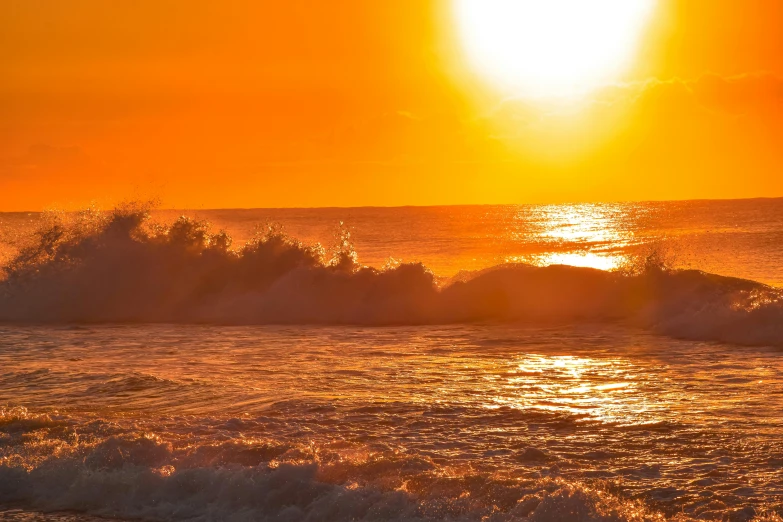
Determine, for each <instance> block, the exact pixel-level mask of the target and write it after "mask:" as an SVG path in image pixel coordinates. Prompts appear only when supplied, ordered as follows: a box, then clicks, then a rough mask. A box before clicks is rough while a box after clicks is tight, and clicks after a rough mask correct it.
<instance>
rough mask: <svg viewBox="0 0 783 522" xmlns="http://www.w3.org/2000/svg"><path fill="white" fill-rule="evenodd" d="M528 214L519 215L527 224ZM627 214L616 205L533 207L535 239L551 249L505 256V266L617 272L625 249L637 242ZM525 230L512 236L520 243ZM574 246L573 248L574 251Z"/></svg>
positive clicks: (624, 255)
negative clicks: (517, 264) (582, 268)
mask: <svg viewBox="0 0 783 522" xmlns="http://www.w3.org/2000/svg"><path fill="white" fill-rule="evenodd" d="M528 212H529V211H527V209H526V212H525V214H524V215H518V219H519V220H520V221H525V222H527V221H529V220H530V216H529V214H528ZM627 218H628V216H627V213H626V212H623V209H621V208H620V207H619V205H618V206H613V205H598V204H575V205H545V206H540V207H536V209H535V217H534V218H533V223H535V225H537V228H538V230H536V231H535V236H536V237H537V238H538V240H539V241H540V242H541V243H543V244H545V245H546V246H548V247H549V248H550V249H551V250H553V251H550V252H545V253H536V254H528V255H518V256H507V257H506V258H505V259H504V261H505V262H507V263H530V264H534V265H539V266H549V265H570V266H578V267H586V268H596V269H599V270H616V269H618V268H621V267H622V266H624V265H625V264H626V263H628V262H629V255H628V254H627V252H626V251H627V250H628V249H629V248H630V247H633V246H636V245H638V244H639V242H640V240H639V238H638V237H637V236H636V234H635V233H634V231H633V230H632V229H630V227H629V226H628V223H627V221H626V220H627ZM527 233H528V231H524V232H523V231H515V232H514V233H513V234H512V236H513V237H516V238H517V239H518V240H520V241H523V240H525V239H527V238H526V237H524V236H525V234H527ZM575 246H576V248H574V247H575ZM563 250H564V251H563Z"/></svg>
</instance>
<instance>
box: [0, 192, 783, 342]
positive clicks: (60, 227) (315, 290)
mask: <svg viewBox="0 0 783 522" xmlns="http://www.w3.org/2000/svg"><path fill="white" fill-rule="evenodd" d="M149 216H150V214H149V207H148V206H144V205H127V206H124V207H121V208H118V209H116V210H114V211H113V212H110V213H102V212H98V211H85V212H82V213H79V214H76V215H74V216H70V217H66V216H65V215H62V214H59V215H58V214H55V215H52V216H49V218H48V219H47V220H46V222H45V225H44V226H42V227H41V228H40V229H39V230H38V231H36V232H35V233H34V234H33V236H32V237H30V238H28V241H27V244H26V246H24V247H22V248H21V249H20V250H19V253H18V254H17V255H16V256H15V257H14V258H13V259H12V260H11V261H10V262H9V263H8V264H7V265H6V266H5V267H4V270H3V272H4V274H5V275H4V278H3V280H2V291H1V293H0V321H4V322H13V323H18V322H33V323H65V322H69V323H74V322H76V323H100V322H208V323H223V324H267V323H294V324H301V323H318V324H367V325H390V324H430V323H458V322H471V321H487V320H489V321H503V322H505V321H522V322H542V321H623V322H627V323H630V324H634V325H638V326H641V327H644V328H647V329H650V330H653V331H656V332H660V333H664V334H668V335H673V336H678V337H684V338H691V339H701V340H716V341H726V342H733V343H740V344H752V345H761V344H770V345H778V346H780V345H783V304H782V303H783V301H782V300H781V292H780V291H779V290H777V289H774V288H772V287H768V286H765V285H763V284H761V283H756V282H753V281H747V280H741V279H735V278H729V277H721V276H717V275H714V274H707V273H703V272H700V271H696V270H672V269H668V268H666V267H665V266H664V265H663V264H662V262H661V261H660V256H657V257H656V256H655V255H652V256H648V257H647V258H645V260H643V262H641V263H639V264H637V265H636V267H635V268H634V269H630V270H624V271H618V272H604V271H599V270H594V269H589V268H577V267H569V266H549V267H536V266H530V265H521V264H519V265H502V266H498V267H495V268H493V269H488V270H484V271H481V272H478V273H474V274H471V275H470V276H469V277H468V276H465V275H464V274H462V275H461V276H460V277H459V278H455V279H454V280H452V281H451V282H448V283H446V284H444V285H439V284H438V282H437V281H436V278H435V277H434V275H433V274H432V273H431V272H430V271H429V270H428V269H427V268H426V267H425V266H423V265H421V264H398V263H390V264H389V265H388V266H387V267H384V268H383V269H380V270H378V269H375V268H370V267H363V266H361V265H360V264H359V263H358V260H357V255H356V252H355V250H354V248H353V245H352V243H351V241H350V235H349V234H348V233H347V231H344V230H343V232H342V233H341V234H340V235H339V237H338V242H337V246H336V247H335V248H333V249H332V250H330V251H327V249H325V248H323V247H322V246H321V245H305V244H303V243H301V242H299V241H297V240H295V239H293V238H291V237H288V236H287V235H285V234H284V233H283V232H282V231H281V229H280V228H279V227H274V226H270V227H266V228H264V229H262V230H261V231H260V232H259V233H258V234H257V236H256V237H255V238H253V239H252V240H250V241H248V242H247V243H246V244H245V245H243V246H242V247H240V248H238V249H236V250H233V249H232V242H231V238H230V236H229V235H228V234H226V233H225V232H224V231H217V232H213V231H212V229H211V228H210V226H209V224H208V223H206V222H203V221H197V220H193V219H190V218H187V217H181V218H179V219H177V220H176V221H174V222H173V223H170V224H153V223H151V221H150V217H149Z"/></svg>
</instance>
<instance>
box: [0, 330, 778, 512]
mask: <svg viewBox="0 0 783 522" xmlns="http://www.w3.org/2000/svg"><path fill="white" fill-rule="evenodd" d="M0 339H2V341H0V404H8V405H9V406H8V407H7V408H5V409H4V410H2V414H0V505H2V506H5V509H6V511H5V512H4V513H3V512H0V516H2V517H5V518H10V519H14V520H41V519H51V517H56V518H55V519H59V520H72V519H73V518H72V517H76V518H75V519H76V520H82V518H81V517H82V515H81V514H93V515H100V516H111V517H120V518H141V519H148V520H170V519H172V520H174V519H223V520H225V519H232V520H305V519H307V520H419V519H421V520H482V519H484V520H488V521H501V520H539V521H541V520H645V519H650V520H652V519H658V517H666V518H672V517H679V518H684V519H690V518H699V519H717V520H722V519H730V520H751V519H753V518H754V517H755V518H761V517H762V516H767V517H770V519H774V518H773V517H774V515H773V514H774V513H777V514H778V515H783V473H781V471H780V469H781V467H782V466H783V371H782V370H783V359H781V352H780V349H773V348H763V347H754V348H742V347H737V346H731V345H724V344H717V343H708V342H693V341H680V340H674V339H670V338H667V337H662V336H656V335H652V334H649V333H645V332H643V331H641V330H635V329H630V328H626V327H622V326H616V325H611V324H604V325H592V324H583V325H579V326H573V325H572V326H567V325H554V324H553V325H549V326H538V327H515V326H510V325H497V324H476V325H452V326H427V327H393V328H360V327H308V326H296V327H271V326H264V327H261V326H252V327H249V326H242V327H217V326H169V325H157V326H147V325H139V326H109V325H107V326H84V327H35V326H14V327H11V326H5V327H0ZM8 509H16V510H17V511H14V512H11V511H8ZM31 511H37V512H41V511H57V512H62V511H66V512H69V513H70V514H67V515H62V517H65V518H61V516H60V515H56V516H55V515H47V516H46V517H45V518H30V517H32V516H33V515H31V514H30V512H31ZM765 514H766V515H765ZM35 517H43V515H35ZM69 517H71V518H69ZM525 517H527V518H525Z"/></svg>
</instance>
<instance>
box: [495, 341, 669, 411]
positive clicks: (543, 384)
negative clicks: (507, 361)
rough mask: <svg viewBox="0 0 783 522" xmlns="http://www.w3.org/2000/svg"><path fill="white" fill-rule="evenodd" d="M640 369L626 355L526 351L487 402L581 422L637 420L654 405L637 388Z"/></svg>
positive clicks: (496, 406) (497, 405)
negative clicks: (569, 416) (586, 354)
mask: <svg viewBox="0 0 783 522" xmlns="http://www.w3.org/2000/svg"><path fill="white" fill-rule="evenodd" d="M637 373H638V372H637V370H636V368H634V366H633V364H632V363H631V362H630V361H628V360H627V359H619V358H617V359H614V358H610V359H596V358H591V357H576V356H570V355H538V354H530V355H523V356H520V358H519V359H518V360H517V361H515V370H514V371H511V372H508V373H506V375H505V377H506V379H505V382H502V384H501V385H500V387H499V390H498V392H499V393H497V394H495V395H494V396H492V397H491V399H490V401H489V402H488V403H487V404H486V405H485V406H486V407H488V408H499V407H511V408H516V409H524V410H542V411H547V412H550V413H562V414H566V415H573V416H577V417H578V419H577V422H578V421H580V420H581V421H599V422H610V423H618V424H636V423H638V422H639V421H640V414H645V415H644V419H643V420H644V421H645V422H654V421H656V420H657V419H656V418H655V416H654V415H652V416H650V415H649V414H650V413H651V411H652V410H654V408H652V407H651V405H650V404H648V400H647V398H646V397H645V396H644V394H642V393H640V392H639V390H638V389H637V387H638V383H637V377H638V374H637Z"/></svg>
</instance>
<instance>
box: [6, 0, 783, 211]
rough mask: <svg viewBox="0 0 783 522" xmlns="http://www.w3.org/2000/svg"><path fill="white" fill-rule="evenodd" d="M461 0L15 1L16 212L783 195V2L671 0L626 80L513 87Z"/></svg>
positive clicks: (658, 13)
mask: <svg viewBox="0 0 783 522" xmlns="http://www.w3.org/2000/svg"><path fill="white" fill-rule="evenodd" d="M450 8H451V5H450V3H449V2H447V1H445V0H430V1H427V0H388V1H387V0H378V1H372V2H368V1H365V0H335V1H330V2H323V1H315V0H312V1H302V0H287V1H286V2H267V1H260V2H244V1H242V2H239V1H233V0H226V1H221V2H213V1H208V0H188V1H184V0H179V1H174V0H137V1H131V0H117V1H112V2H106V1H104V0H70V1H69V2H49V1H46V0H9V1H6V2H2V3H0V80H2V81H0V210H37V209H42V208H45V207H47V206H50V205H59V206H81V205H85V204H88V203H90V202H91V201H97V202H98V203H104V204H111V203H113V202H116V201H118V200H122V199H132V198H148V197H158V198H160V199H161V200H162V203H163V205H164V206H171V207H191V208H204V207H285V206H355V205H405V204H417V205H421V204H450V203H528V202H530V203H537V202H564V201H606V200H648V199H681V198H724V197H752V196H783V168H782V167H783V146H781V145H783V80H781V78H783V38H781V36H780V35H781V34H783V2H781V1H779V0H742V1H741V2H740V1H716V0H687V1H686V0H659V1H658V2H657V5H656V8H655V12H654V13H653V15H652V18H651V20H650V23H649V26H648V28H647V30H646V32H645V34H644V36H643V39H642V44H641V46H640V49H639V51H638V53H636V56H635V59H634V61H633V64H632V66H631V67H630V68H629V69H628V71H627V72H626V73H625V75H624V76H623V77H622V78H618V80H622V82H623V83H617V84H613V85H607V86H605V87H602V88H600V89H597V90H595V91H594V92H592V93H591V94H589V95H588V97H587V98H584V99H581V100H579V102H578V103H566V104H563V103H562V102H549V101H547V102H542V101H533V100H529V99H526V98H524V97H521V96H514V95H513V93H508V92H500V91H498V90H497V89H494V88H493V86H492V85H489V84H488V83H487V82H486V81H485V79H482V78H481V77H479V76H476V74H475V73H474V71H472V70H471V69H470V67H469V66H468V65H467V64H466V60H465V57H464V56H463V55H462V53H461V51H460V45H459V43H458V41H457V37H456V35H455V30H454V24H453V18H452V17H451V16H450Z"/></svg>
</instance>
